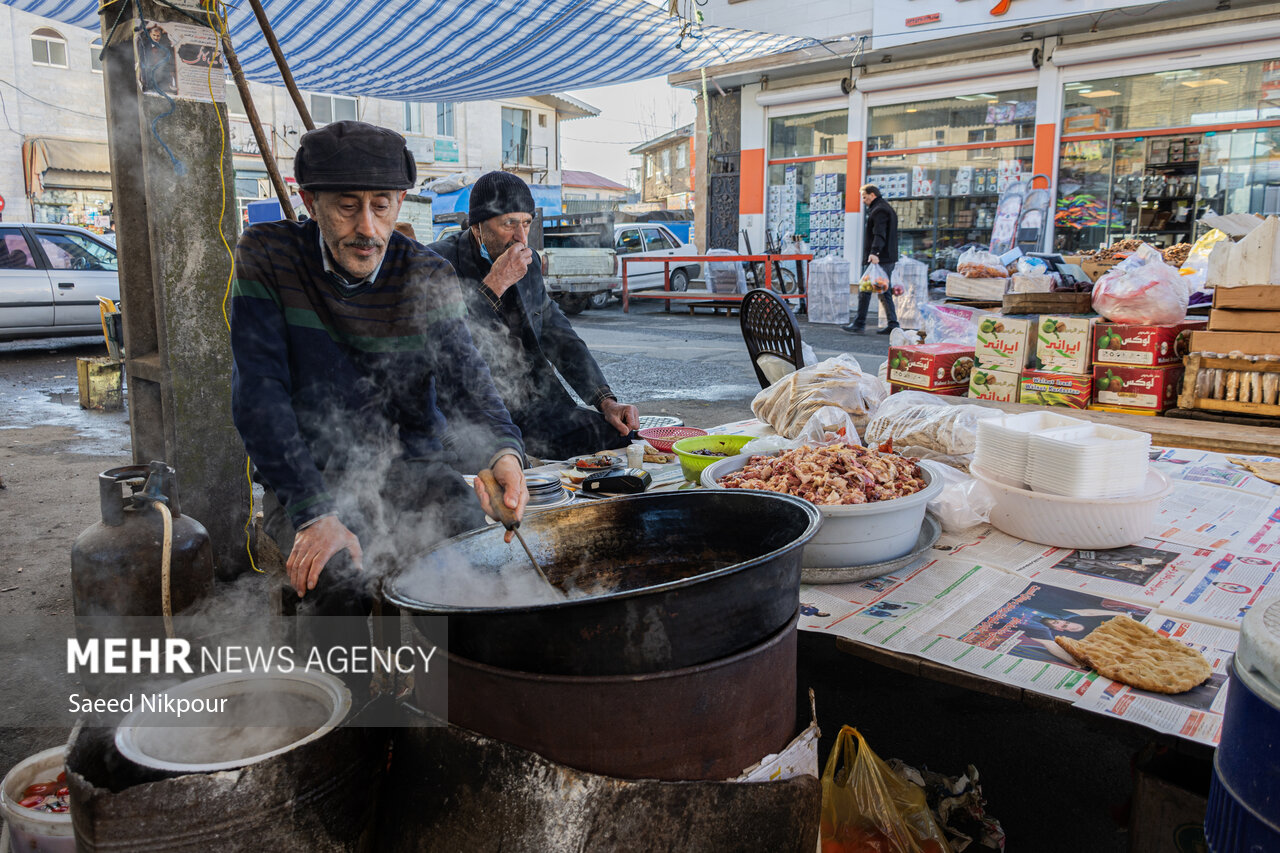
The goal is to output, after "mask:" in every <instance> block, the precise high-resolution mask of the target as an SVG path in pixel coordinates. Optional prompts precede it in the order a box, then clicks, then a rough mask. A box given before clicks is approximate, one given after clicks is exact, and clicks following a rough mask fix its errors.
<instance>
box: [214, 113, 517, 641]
mask: <svg viewBox="0 0 1280 853" xmlns="http://www.w3.org/2000/svg"><path fill="white" fill-rule="evenodd" d="M294 171H295V174H296V175H297V179H298V186H299V187H300V188H301V190H302V200H303V202H304V203H305V204H306V206H307V211H308V212H309V213H310V214H311V219H309V220H308V221H306V222H290V221H282V222H270V223H260V224H257V225H252V226H250V227H249V228H246V229H245V231H244V233H243V234H242V235H241V236H240V240H239V242H238V243H237V244H236V255H235V264H236V270H235V272H236V278H235V282H234V283H233V285H232V289H231V356H232V376H231V410H232V417H233V419H234V421H235V425H236V428H237V429H238V430H239V432H240V435H241V438H242V439H243V440H244V445H245V448H246V449H247V450H248V451H249V455H250V457H251V458H252V460H253V464H254V468H255V479H257V480H258V481H259V482H261V483H262V484H263V485H264V486H265V488H266V493H265V496H264V507H263V513H264V519H263V522H264V528H265V531H266V533H267V535H268V536H270V537H271V538H272V539H274V540H275V541H276V543H277V544H278V545H279V546H280V549H281V551H282V552H283V553H286V554H288V560H287V563H286V569H287V571H288V573H289V578H290V580H291V582H292V584H293V586H294V588H295V589H296V591H297V594H298V595H299V596H302V597H304V598H305V600H306V601H307V602H309V603H311V606H310V607H309V608H307V609H309V610H313V611H314V612H315V613H316V614H317V615H319V616H323V617H336V616H346V617H364V616H367V615H368V613H369V609H370V607H371V606H372V602H373V589H372V580H371V579H372V578H373V577H375V576H376V572H377V569H378V567H379V565H380V564H381V565H382V566H383V567H384V568H385V566H386V564H388V563H390V562H392V561H393V560H394V559H395V558H396V557H397V555H398V554H403V553H415V552H418V551H421V550H425V548H426V547H428V546H430V545H432V544H434V543H435V542H436V541H439V540H440V539H444V538H446V537H449V536H454V535H456V534H458V533H461V532H463V531H465V530H469V529H471V528H473V527H478V526H482V525H483V524H484V514H483V513H482V512H481V511H480V508H481V506H483V507H484V509H485V510H486V511H489V512H490V514H491V515H492V514H493V512H492V507H491V505H489V503H488V497H487V495H486V494H485V493H484V489H483V488H478V489H477V490H476V491H477V492H478V493H481V495H480V500H479V501H477V494H473V493H472V492H471V490H470V489H468V487H467V485H466V482H465V481H464V480H463V478H462V477H461V476H460V475H459V474H458V472H457V471H456V470H454V468H453V467H452V465H451V463H452V461H453V460H452V456H451V454H450V453H449V451H448V450H447V449H446V447H445V432H446V426H448V427H449V428H452V427H453V423H452V422H450V423H448V424H447V425H446V421H445V418H444V417H443V415H442V413H441V407H443V406H444V405H446V404H447V405H448V406H449V407H450V408H451V410H452V411H454V412H457V413H460V414H461V416H462V417H465V420H466V421H467V422H468V423H469V425H470V427H471V429H472V430H473V431H474V433H475V437H474V439H473V440H474V442H475V443H476V445H477V447H479V448H481V449H483V451H484V452H485V453H487V456H486V457H485V460H484V463H485V465H486V466H487V467H490V468H492V470H493V472H494V475H495V477H496V478H497V480H498V482H499V484H501V485H502V487H503V498H502V499H503V501H504V503H506V505H507V506H508V507H509V508H510V509H511V510H513V511H514V512H515V513H516V515H517V516H519V515H521V514H522V513H523V511H524V506H525V504H526V502H527V501H528V490H527V489H526V487H525V482H524V472H523V467H524V456H523V453H522V446H521V442H520V434H519V431H518V430H517V429H516V427H515V426H514V425H513V424H512V423H511V419H510V417H509V416H508V414H507V412H506V410H505V409H504V408H503V405H502V401H501V399H500V398H499V396H498V392H497V390H496V389H495V388H494V385H493V382H492V381H491V379H490V377H489V371H488V368H487V367H486V366H485V364H484V362H483V360H482V359H481V356H480V353H479V352H477V350H476V348H475V346H474V345H473V344H472V341H471V335H470V333H469V332H468V330H467V324H466V319H465V318H466V310H467V309H466V305H465V304H464V303H463V300H462V298H461V296H460V295H459V293H458V283H457V279H456V278H455V277H454V274H453V270H451V269H450V268H449V265H448V264H447V263H445V262H444V261H443V260H441V258H440V257H439V256H438V255H436V254H434V253H433V252H430V251H428V250H427V249H426V247H424V246H422V245H421V244H419V243H415V242H413V241H412V240H409V239H408V238H406V237H404V236H402V235H401V234H398V233H396V231H395V230H394V229H395V223H396V216H397V214H398V213H399V211H400V204H401V202H402V201H403V200H404V197H405V192H406V191H407V190H408V189H409V188H411V187H412V186H413V185H414V180H415V174H416V168H415V165H414V160H413V155H412V154H411V153H410V152H409V151H408V150H407V149H406V147H405V142H404V138H403V137H401V136H400V134H398V133H395V132H394V131H391V130H387V129H386V128H381V127H376V126H374V125H371V124H366V123H364V122H358V121H340V122H334V123H332V124H329V125H326V126H325V127H322V128H319V129H316V130H313V131H310V132H308V133H307V134H306V135H304V136H303V137H302V140H301V145H300V147H299V149H298V152H297V155H296V156H295V158H294ZM320 621H322V622H324V623H325V625H326V626H328V628H330V629H332V630H331V631H329V632H328V633H326V636H324V637H316V638H315V639H316V641H317V642H318V643H319V642H325V643H327V644H328V645H331V646H332V645H337V644H345V645H351V644H358V645H362V644H364V642H367V637H368V635H367V630H366V629H365V628H364V623H363V621H362V620H361V619H352V620H345V619H344V620H333V619H329V620H320ZM339 628H342V629H343V630H339ZM346 629H349V630H346ZM334 632H336V633H334ZM362 633H363V637H364V641H363V642H362V640H361V635H362Z"/></svg>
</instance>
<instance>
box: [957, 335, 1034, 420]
mask: <svg viewBox="0 0 1280 853" xmlns="http://www.w3.org/2000/svg"><path fill="white" fill-rule="evenodd" d="M1034 323H1035V318H1033V317H1004V316H991V317H983V318H982V319H981V320H979V321H978V336H977V347H976V348H975V352H974V357H975V358H976V359H977V366H976V367H975V369H974V371H973V376H972V377H971V378H970V380H969V396H970V397H976V398H979V399H982V400H994V401H996V402H1001V403H1014V402H1017V400H1018V385H1019V382H1020V381H1021V379H1022V371H1023V370H1024V369H1025V368H1026V367H1027V363H1028V362H1029V361H1030V359H1031V353H1032V348H1033V347H1034V341H1035V336H1034V332H1033V329H1034Z"/></svg>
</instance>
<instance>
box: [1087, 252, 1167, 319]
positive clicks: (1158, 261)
mask: <svg viewBox="0 0 1280 853" xmlns="http://www.w3.org/2000/svg"><path fill="white" fill-rule="evenodd" d="M1181 278H1182V276H1181V275H1180V274H1179V273H1178V271H1177V270H1175V269H1174V268H1173V267H1171V266H1169V265H1168V264H1166V263H1165V262H1164V258H1163V257H1162V256H1161V255H1160V252H1159V251H1158V250H1156V249H1153V248H1152V247H1151V246H1150V245H1148V244H1146V243H1143V244H1142V245H1141V246H1139V247H1138V251H1136V252H1134V253H1133V254H1132V255H1130V256H1129V257H1128V258H1127V259H1125V260H1124V261H1123V262H1121V263H1120V264H1119V265H1117V266H1116V267H1115V268H1113V269H1112V270H1111V271H1110V272H1108V273H1107V274H1106V275H1104V276H1102V278H1100V279H1098V281H1097V282H1096V283H1095V284H1094V286H1093V310H1094V311H1097V312H1098V313H1099V314H1101V315H1102V316H1103V317H1105V318H1107V319H1108V320H1110V321H1111V322H1113V323H1137V324H1141V325H1162V324H1166V323H1180V322H1182V321H1183V320H1185V319H1186V317H1187V302H1188V299H1189V294H1188V293H1187V288H1186V286H1185V285H1184V284H1183V283H1182V281H1181Z"/></svg>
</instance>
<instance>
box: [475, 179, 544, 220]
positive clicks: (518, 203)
mask: <svg viewBox="0 0 1280 853" xmlns="http://www.w3.org/2000/svg"><path fill="white" fill-rule="evenodd" d="M536 208H537V205H535V204H534V203H533V193H532V192H530V191H529V186H528V184H526V183H525V182H524V181H522V180H520V178H519V176H517V175H513V174H511V173H510V172H486V173H485V174H483V175H481V176H480V179H479V180H477V181H476V182H475V183H474V184H472V185H471V208H470V210H468V211H467V220H468V223H469V224H471V225H476V224H479V223H481V222H484V221H485V220H486V219H492V218H493V217H495V216H501V215H503V214H504V213H528V214H533V212H534V210H535V209H536Z"/></svg>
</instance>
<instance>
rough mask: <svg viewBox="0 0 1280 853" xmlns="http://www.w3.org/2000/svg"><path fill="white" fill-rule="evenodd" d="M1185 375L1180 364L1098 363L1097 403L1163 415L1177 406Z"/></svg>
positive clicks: (1096, 381) (1096, 380) (1095, 374)
mask: <svg viewBox="0 0 1280 853" xmlns="http://www.w3.org/2000/svg"><path fill="white" fill-rule="evenodd" d="M1182 373H1183V368H1182V365H1180V364H1173V365H1168V366H1165V367H1136V366H1129V365H1124V364H1095V365H1094V366H1093V400H1094V402H1095V403H1101V404H1104V405H1109V406H1123V407H1124V408H1127V409H1149V410H1152V411H1157V412H1161V411H1164V410H1165V409H1168V408H1171V407H1173V406H1174V405H1175V404H1176V403H1177V399H1178V390H1179V386H1180V385H1181V381H1182Z"/></svg>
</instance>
